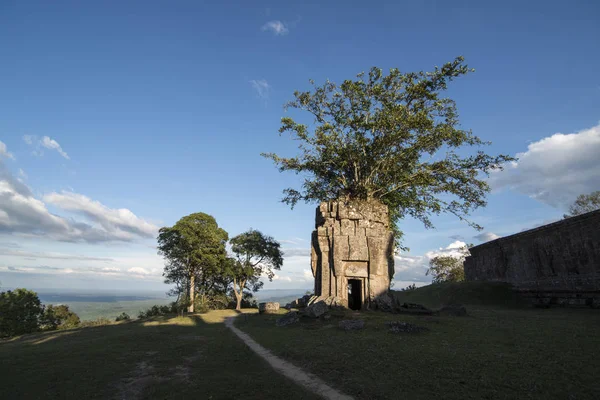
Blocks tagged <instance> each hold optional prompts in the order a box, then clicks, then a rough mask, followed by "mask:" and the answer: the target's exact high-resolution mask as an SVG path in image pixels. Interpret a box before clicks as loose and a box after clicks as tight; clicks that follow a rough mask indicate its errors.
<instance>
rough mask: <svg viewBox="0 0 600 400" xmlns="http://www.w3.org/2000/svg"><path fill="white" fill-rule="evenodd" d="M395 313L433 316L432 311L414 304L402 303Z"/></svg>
mask: <svg viewBox="0 0 600 400" xmlns="http://www.w3.org/2000/svg"><path fill="white" fill-rule="evenodd" d="M395 311H397V312H401V313H402V312H405V313H410V314H421V315H433V310H430V309H429V308H427V307H425V306H424V305H422V304H416V303H403V304H402V305H401V306H400V307H397V308H396V310H395Z"/></svg>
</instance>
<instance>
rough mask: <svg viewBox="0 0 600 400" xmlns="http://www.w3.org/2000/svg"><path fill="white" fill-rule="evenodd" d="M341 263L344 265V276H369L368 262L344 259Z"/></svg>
mask: <svg viewBox="0 0 600 400" xmlns="http://www.w3.org/2000/svg"><path fill="white" fill-rule="evenodd" d="M342 265H343V266H344V275H345V276H353V277H361V278H368V277H369V267H368V263H367V262H365V261H344V262H343V263H342Z"/></svg>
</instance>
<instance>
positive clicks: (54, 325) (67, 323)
mask: <svg viewBox="0 0 600 400" xmlns="http://www.w3.org/2000/svg"><path fill="white" fill-rule="evenodd" d="M80 322H81V320H80V319H79V316H78V315H77V314H75V313H74V312H73V311H70V310H69V306H67V305H58V306H54V305H52V304H50V305H49V306H47V307H46V309H45V310H44V315H43V316H42V325H43V327H44V329H46V330H50V331H53V330H56V329H70V328H75V327H77V326H79V323H80Z"/></svg>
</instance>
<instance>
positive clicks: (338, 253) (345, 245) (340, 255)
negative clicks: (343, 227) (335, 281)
mask: <svg viewBox="0 0 600 400" xmlns="http://www.w3.org/2000/svg"><path fill="white" fill-rule="evenodd" d="M349 257H350V245H349V242H348V236H336V237H335V238H334V239H333V258H334V262H335V261H337V260H339V261H342V260H349V259H350V258H349ZM340 272H341V271H340ZM336 275H337V274H336Z"/></svg>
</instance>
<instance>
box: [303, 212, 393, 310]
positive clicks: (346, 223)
mask: <svg viewBox="0 0 600 400" xmlns="http://www.w3.org/2000/svg"><path fill="white" fill-rule="evenodd" d="M318 212H320V213H321V216H323V217H324V218H323V219H320V220H319V222H321V224H320V225H319V226H317V228H316V231H315V238H316V239H314V240H313V243H312V247H313V249H314V251H315V253H316V257H314V256H312V255H311V263H312V264H314V263H315V260H316V266H314V267H313V271H314V274H315V294H316V295H318V296H319V298H320V299H324V298H327V297H336V298H338V299H339V303H340V304H344V305H348V304H350V305H351V306H352V307H357V306H358V307H359V308H362V307H363V306H364V305H366V304H368V303H369V302H370V301H372V300H373V299H374V297H375V296H377V295H379V294H381V293H385V292H386V291H387V290H388V289H389V284H390V280H391V277H392V276H393V272H394V268H393V254H392V252H393V245H390V243H391V242H390V239H391V240H392V241H393V238H392V234H391V232H390V231H389V229H387V223H388V222H387V207H386V206H384V205H383V204H381V203H377V202H374V201H370V202H343V201H333V202H329V203H323V204H321V205H320V206H319V209H318ZM371 247H373V251H372V249H371ZM372 252H373V254H372ZM349 287H351V288H352V289H351V290H349ZM351 291H352V293H351ZM350 297H351V299H350ZM350 300H352V301H350Z"/></svg>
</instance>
